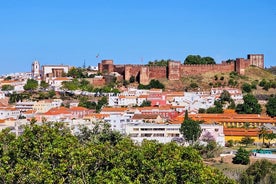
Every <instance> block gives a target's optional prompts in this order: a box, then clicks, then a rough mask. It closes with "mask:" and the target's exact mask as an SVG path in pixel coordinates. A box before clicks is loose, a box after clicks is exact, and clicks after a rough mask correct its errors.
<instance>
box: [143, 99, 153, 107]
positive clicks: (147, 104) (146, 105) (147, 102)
mask: <svg viewBox="0 0 276 184" xmlns="http://www.w3.org/2000/svg"><path fill="white" fill-rule="evenodd" d="M150 106H151V101H148V100H144V101H143V102H142V104H141V105H140V107H150Z"/></svg>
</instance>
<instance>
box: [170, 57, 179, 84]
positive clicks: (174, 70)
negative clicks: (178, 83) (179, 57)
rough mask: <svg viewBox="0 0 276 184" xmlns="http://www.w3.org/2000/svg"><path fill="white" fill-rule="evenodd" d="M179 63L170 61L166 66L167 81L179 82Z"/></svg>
mask: <svg viewBox="0 0 276 184" xmlns="http://www.w3.org/2000/svg"><path fill="white" fill-rule="evenodd" d="M180 67H181V63H180V61H173V62H172V61H170V62H169V66H168V79H169V80H179V79H180Z"/></svg>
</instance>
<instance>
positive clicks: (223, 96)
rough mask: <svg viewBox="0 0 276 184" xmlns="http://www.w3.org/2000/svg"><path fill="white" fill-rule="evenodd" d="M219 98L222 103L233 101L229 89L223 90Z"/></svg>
mask: <svg viewBox="0 0 276 184" xmlns="http://www.w3.org/2000/svg"><path fill="white" fill-rule="evenodd" d="M219 98H220V100H221V103H224V102H231V95H230V93H229V92H228V91H227V90H223V91H222V93H221V94H220V97H219Z"/></svg>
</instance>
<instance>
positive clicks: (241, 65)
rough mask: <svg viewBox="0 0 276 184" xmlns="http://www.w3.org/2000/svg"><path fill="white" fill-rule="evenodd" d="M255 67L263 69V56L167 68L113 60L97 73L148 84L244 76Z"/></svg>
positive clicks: (175, 63)
mask: <svg viewBox="0 0 276 184" xmlns="http://www.w3.org/2000/svg"><path fill="white" fill-rule="evenodd" d="M250 65H255V66H258V67H260V68H263V67H264V55H263V54H249V55H248V56H247V59H243V58H237V59H236V61H235V62H231V63H226V62H222V63H221V64H213V65H184V64H181V62H180V61H170V62H169V63H168V67H165V66H147V65H130V64H129V65H114V64H113V60H102V62H101V63H99V64H98V69H99V72H101V73H106V74H108V73H110V72H118V73H119V74H121V75H122V76H124V79H125V80H129V79H130V77H131V76H134V77H135V79H136V80H137V81H140V83H141V84H148V83H149V81H150V80H152V79H160V78H168V79H169V80H179V79H180V77H183V76H192V75H198V74H202V73H207V72H231V71H236V72H238V73H239V74H241V75H244V72H245V69H246V68H247V67H248V66H250Z"/></svg>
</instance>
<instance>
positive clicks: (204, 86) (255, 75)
mask: <svg viewBox="0 0 276 184" xmlns="http://www.w3.org/2000/svg"><path fill="white" fill-rule="evenodd" d="M216 78H217V79H216ZM230 79H233V80H234V81H236V82H237V85H236V87H237V88H241V86H242V84H243V83H249V84H251V83H252V82H254V81H255V83H259V82H260V81H261V80H262V79H266V80H276V76H275V75H273V74H272V73H270V72H268V71H267V70H264V69H261V68H258V67H254V66H250V67H248V68H247V69H246V70H245V75H244V76H241V75H233V76H232V77H230V73H226V72H225V73H220V72H217V73H214V72H207V73H204V74H201V75H195V76H185V77H182V78H181V79H180V80H177V81H169V80H167V79H160V82H162V83H163V84H164V85H165V86H166V88H165V89H166V90H167V91H184V90H185V89H188V91H197V90H198V88H196V89H191V88H190V87H189V86H190V84H191V83H197V85H198V86H199V88H200V90H201V91H208V90H210V89H211V87H212V86H210V85H209V84H210V83H212V84H213V87H219V86H228V81H229V80H230ZM253 94H254V95H258V94H265V95H271V94H276V89H272V88H270V89H269V90H268V91H266V90H264V89H262V88H261V87H259V86H258V85H257V89H256V90H253Z"/></svg>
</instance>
